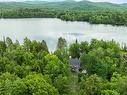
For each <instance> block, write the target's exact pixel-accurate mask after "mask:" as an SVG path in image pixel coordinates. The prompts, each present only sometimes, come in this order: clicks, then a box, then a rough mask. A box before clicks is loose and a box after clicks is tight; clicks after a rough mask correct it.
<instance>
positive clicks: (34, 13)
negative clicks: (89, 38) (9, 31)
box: [0, 0, 127, 26]
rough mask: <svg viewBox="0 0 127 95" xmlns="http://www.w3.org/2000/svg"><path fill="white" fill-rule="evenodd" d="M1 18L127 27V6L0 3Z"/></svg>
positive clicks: (83, 3) (85, 3) (70, 0)
mask: <svg viewBox="0 0 127 95" xmlns="http://www.w3.org/2000/svg"><path fill="white" fill-rule="evenodd" d="M0 18H59V19H61V20H64V21H87V22H89V23H91V24H111V25H123V26H127V4H113V3H106V2H102V3H97V2H96V3H94V2H89V1H87V0H82V1H80V2H75V1H73V0H67V1H63V2H43V1H36V2H34V1H33V2H32V1H26V2H0Z"/></svg>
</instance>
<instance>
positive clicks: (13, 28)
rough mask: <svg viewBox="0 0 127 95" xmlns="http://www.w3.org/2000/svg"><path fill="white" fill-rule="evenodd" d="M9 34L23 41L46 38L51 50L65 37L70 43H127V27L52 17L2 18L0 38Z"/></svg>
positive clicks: (0, 21) (14, 38)
mask: <svg viewBox="0 0 127 95" xmlns="http://www.w3.org/2000/svg"><path fill="white" fill-rule="evenodd" d="M3 36H6V37H7V36H9V37H11V38H12V39H13V40H16V39H18V40H19V41H20V42H21V43H22V42H23V39H24V38H25V37H28V38H30V39H31V40H39V41H41V40H45V41H46V42H47V44H48V47H49V49H50V50H55V48H56V43H57V39H58V38H59V37H64V38H66V40H67V41H68V43H69V44H70V43H72V42H74V41H75V40H76V39H78V41H90V40H91V39H92V38H97V39H104V40H112V39H114V40H116V41H117V42H120V43H127V27H122V26H111V25H103V24H100V25H96V24H93V25H91V24H89V23H87V22H66V21H61V20H59V19H52V18H30V19H1V20H0V38H1V39H2V38H3Z"/></svg>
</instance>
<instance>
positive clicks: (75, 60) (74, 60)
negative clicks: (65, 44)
mask: <svg viewBox="0 0 127 95" xmlns="http://www.w3.org/2000/svg"><path fill="white" fill-rule="evenodd" d="M69 64H70V65H71V66H76V67H80V61H79V59H78V58H70V59H69Z"/></svg>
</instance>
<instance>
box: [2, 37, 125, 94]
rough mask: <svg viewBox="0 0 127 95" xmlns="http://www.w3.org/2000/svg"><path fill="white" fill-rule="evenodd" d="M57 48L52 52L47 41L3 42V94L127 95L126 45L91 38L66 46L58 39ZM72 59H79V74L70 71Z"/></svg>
mask: <svg viewBox="0 0 127 95" xmlns="http://www.w3.org/2000/svg"><path fill="white" fill-rule="evenodd" d="M56 47H57V48H56V50H55V51H54V52H52V53H49V51H48V47H47V45H46V42H45V41H44V40H42V41H36V40H30V39H28V38H25V39H24V41H23V44H22V45H21V44H20V43H19V41H18V40H16V41H14V42H13V41H12V40H11V38H9V37H7V38H6V39H5V38H4V40H3V41H0V95H126V94H127V90H126V88H127V84H126V81H127V46H126V45H125V46H123V47H120V45H119V44H118V43H116V42H115V41H113V40H112V41H103V40H96V39H92V40H91V42H90V43H88V42H87V41H84V42H81V43H79V42H78V41H77V40H76V41H75V42H74V43H72V44H71V45H70V46H69V47H67V42H66V40H65V39H64V38H59V39H58V43H57V46H56ZM70 56H71V57H72V58H78V59H79V60H80V62H81V68H80V70H79V72H71V68H70V65H69V57H70ZM84 70H85V72H83V71H84Z"/></svg>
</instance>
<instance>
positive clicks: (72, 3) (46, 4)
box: [0, 0, 127, 11]
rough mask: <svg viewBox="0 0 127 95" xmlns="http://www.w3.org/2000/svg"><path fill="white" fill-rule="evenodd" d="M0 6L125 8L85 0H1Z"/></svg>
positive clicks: (85, 8) (125, 8) (124, 5)
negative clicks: (46, 0) (54, 0)
mask: <svg viewBox="0 0 127 95" xmlns="http://www.w3.org/2000/svg"><path fill="white" fill-rule="evenodd" d="M0 8H53V9H62V10H63V9H64V10H86V11H88V10H90V11H91V10H105V9H109V10H121V11H123V10H127V4H113V3H107V2H96V3H95V2H89V1H86V0H83V1H80V2H76V1H73V0H70V1H63V2H44V1H25V2H1V3H0Z"/></svg>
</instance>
